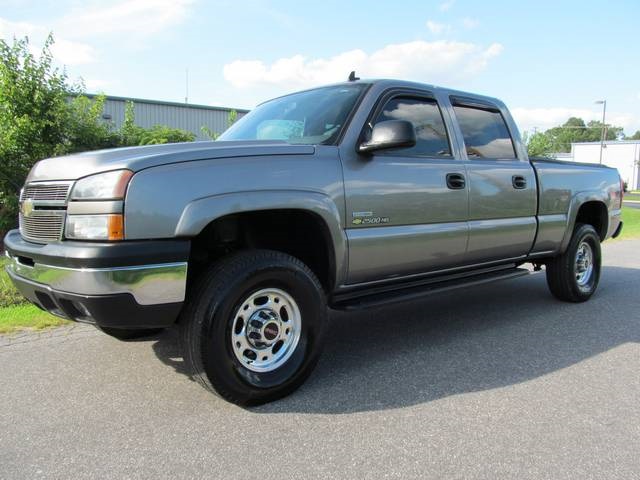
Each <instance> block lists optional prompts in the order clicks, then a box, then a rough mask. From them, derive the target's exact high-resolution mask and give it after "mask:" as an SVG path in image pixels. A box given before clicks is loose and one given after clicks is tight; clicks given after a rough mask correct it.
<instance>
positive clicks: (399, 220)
mask: <svg viewBox="0 0 640 480" xmlns="http://www.w3.org/2000/svg"><path fill="white" fill-rule="evenodd" d="M371 118H372V121H371V123H372V124H375V123H377V122H381V121H385V120H392V119H395V120H408V121H410V122H412V123H413V125H414V127H415V129H416V137H417V143H416V145H415V146H414V147H411V148H403V149H394V150H391V151H379V152H376V153H375V154H373V155H372V156H364V155H358V154H353V155H349V156H348V157H347V158H343V164H344V182H345V194H346V213H347V238H348V242H349V272H348V281H347V283H349V284H355V283H363V282H369V281H375V280H384V279H390V278H397V277H404V276H408V275H412V274H417V273H423V272H429V271H435V270H440V269H443V268H448V267H453V266H459V265H462V264H463V263H464V256H465V251H466V246H467V237H468V235H467V230H468V229H467V216H468V193H467V187H466V181H465V179H466V172H465V167H464V162H463V161H461V160H459V159H457V158H455V155H454V150H453V149H452V146H451V142H450V140H449V138H450V135H449V134H448V132H447V128H446V127H445V123H444V121H443V117H442V112H441V109H440V107H439V105H438V103H437V101H436V100H435V98H434V97H433V96H432V95H431V94H429V93H426V92H424V93H420V94H418V93H416V92H413V91H412V92H411V93H409V92H395V93H388V94H386V95H385V96H384V97H383V98H382V99H381V101H380V102H379V105H378V107H377V108H376V111H375V112H374V114H373V116H372V117H371Z"/></svg>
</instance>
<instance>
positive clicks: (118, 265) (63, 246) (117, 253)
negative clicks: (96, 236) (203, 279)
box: [5, 230, 190, 328]
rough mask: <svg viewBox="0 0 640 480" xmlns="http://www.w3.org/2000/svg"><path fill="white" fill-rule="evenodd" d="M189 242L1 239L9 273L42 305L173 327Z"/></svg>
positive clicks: (101, 321)
mask: <svg viewBox="0 0 640 480" xmlns="http://www.w3.org/2000/svg"><path fill="white" fill-rule="evenodd" d="M189 246H190V245H189V241H187V240H169V241H151V240H150V241H136V242H121V243H93V242H56V243H51V244H47V245H38V244H34V243H31V242H27V241H25V240H24V239H22V237H21V236H20V234H19V233H18V232H17V231H15V230H14V231H11V232H9V233H8V234H7V236H6V237H5V248H6V253H7V256H8V258H9V263H8V265H7V267H6V269H7V272H8V274H9V276H10V278H11V279H12V281H13V282H14V284H15V285H16V287H17V288H18V290H20V292H21V293H22V294H23V295H24V296H25V297H26V298H27V299H29V301H31V302H32V303H34V304H36V305H37V306H39V307H40V308H42V309H44V310H46V311H48V312H50V313H52V314H54V315H58V316H61V317H65V318H68V319H71V320H75V321H81V322H89V323H96V324H98V325H100V326H105V327H113V328H155V327H165V326H168V325H171V324H172V323H173V322H174V321H175V319H176V318H177V316H178V314H179V312H180V309H181V307H182V304H183V302H184V298H185V293H186V285H187V260H188V256H189Z"/></svg>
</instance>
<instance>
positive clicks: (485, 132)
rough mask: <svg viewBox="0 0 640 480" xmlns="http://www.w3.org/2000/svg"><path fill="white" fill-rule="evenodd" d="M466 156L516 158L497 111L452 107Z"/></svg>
mask: <svg viewBox="0 0 640 480" xmlns="http://www.w3.org/2000/svg"><path fill="white" fill-rule="evenodd" d="M453 110H454V111H455V114H456V118H457V120H458V124H459V125H460V130H461V131H462V136H463V138H464V144H465V148H466V150H467V156H468V157H469V158H470V159H473V158H491V159H513V158H516V152H515V148H514V147H513V140H512V139H511V135H509V130H508V128H507V124H506V123H505V121H504V118H502V114H501V113H500V112H499V111H498V110H494V109H490V108H486V109H485V108H479V107H476V106H473V107H471V106H465V105H454V106H453Z"/></svg>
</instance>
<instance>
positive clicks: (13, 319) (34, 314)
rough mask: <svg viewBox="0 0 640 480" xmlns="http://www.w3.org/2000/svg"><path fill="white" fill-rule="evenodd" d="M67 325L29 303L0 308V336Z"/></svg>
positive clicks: (65, 321)
mask: <svg viewBox="0 0 640 480" xmlns="http://www.w3.org/2000/svg"><path fill="white" fill-rule="evenodd" d="M67 323H69V322H68V321H67V320H64V319H63V318H58V317H54V316H53V315H50V314H48V313H46V312H43V311H42V310H40V309H39V308H38V307H36V306H35V305H31V304H30V303H25V304H23V305H12V306H11V307H0V334H6V333H14V332H16V331H20V330H42V329H43V328H49V327H57V326H59V325H65V324H67Z"/></svg>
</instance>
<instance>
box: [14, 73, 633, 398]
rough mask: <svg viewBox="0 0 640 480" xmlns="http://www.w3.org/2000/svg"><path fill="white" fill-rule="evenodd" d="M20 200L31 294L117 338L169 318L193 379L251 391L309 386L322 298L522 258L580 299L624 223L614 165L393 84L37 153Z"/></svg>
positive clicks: (227, 393) (371, 295) (385, 299)
mask: <svg viewBox="0 0 640 480" xmlns="http://www.w3.org/2000/svg"><path fill="white" fill-rule="evenodd" d="M20 201H21V214H20V230H19V231H18V230H15V231H11V232H9V233H8V234H7V236H6V238H5V246H6V250H7V254H8V256H9V259H10V262H9V264H8V267H7V269H8V272H9V275H10V276H11V278H12V279H13V281H14V282H15V284H16V286H17V287H18V288H19V289H20V291H21V292H22V293H23V294H24V296H25V297H27V298H28V299H29V300H30V301H31V302H33V303H35V304H36V305H38V306H40V307H41V308H43V309H44V310H47V311H49V312H51V313H53V314H55V315H59V316H63V317H65V318H69V319H71V320H76V321H79V322H88V323H93V324H95V325H96V326H97V327H98V328H100V329H101V330H103V331H104V332H106V333H108V334H110V335H112V336H114V337H117V338H120V339H126V338H131V337H134V336H138V335H144V334H148V333H149V330H150V329H158V328H164V327H168V326H170V325H172V324H173V323H175V322H176V321H177V322H178V323H179V327H180V329H181V331H182V336H183V340H184V349H185V351H184V358H185V362H186V364H187V366H188V367H189V368H190V369H191V371H192V372H193V374H194V376H195V378H197V379H198V381H199V382H200V383H201V384H202V385H203V386H205V387H206V388H208V389H210V390H212V391H214V392H216V393H218V394H219V395H221V396H222V397H224V398H225V399H227V400H229V401H231V402H235V403H238V404H243V405H253V404H260V403H264V402H268V401H271V400H274V399H277V398H280V397H282V396H284V395H287V394H288V393H290V392H292V391H293V390H295V389H296V388H297V387H298V386H299V385H300V384H302V382H303V381H304V380H305V379H306V378H307V376H308V375H309V374H310V373H311V370H312V369H313V367H314V365H315V364H316V362H317V360H318V357H319V354H320V351H321V349H322V345H323V343H324V339H325V333H326V330H327V328H328V323H327V310H328V309H327V307H329V308H333V309H354V308H364V307H372V306H376V305H381V304H385V303H389V302H398V301H404V300H407V299H413V298H417V297H420V296H422V295H424V294H427V293H434V292H438V291H441V290H444V289H451V288H454V287H460V286H466V285H471V284H477V283H481V282H487V281H490V280H499V279H505V278H511V277H516V276H519V275H523V274H526V273H528V272H529V270H527V269H521V268H518V267H520V266H521V265H522V264H524V263H533V264H534V265H535V266H536V267H538V268H539V267H541V266H542V265H545V266H546V273H547V280H548V284H549V287H550V289H551V292H552V293H553V294H554V295H555V296H556V297H557V298H559V299H561V300H565V301H571V302H581V301H585V300H587V299H589V297H591V295H592V294H593V293H594V292H595V290H596V287H597V286H598V280H599V278H600V264H601V254H600V242H601V241H603V240H605V239H607V238H609V237H611V236H614V237H615V236H616V235H618V234H619V232H620V229H621V227H622V222H621V221H620V209H621V202H622V184H621V181H620V177H619V175H618V173H617V171H616V170H614V169H610V168H606V167H602V166H594V165H581V164H574V163H563V162H558V161H551V160H544V159H533V160H530V159H529V158H528V157H527V153H526V150H525V147H524V145H523V144H522V142H521V140H520V136H519V134H518V130H517V128H516V126H515V124H514V122H513V120H512V118H511V115H510V114H509V111H508V110H507V108H506V107H505V106H504V105H503V103H502V102H500V101H499V100H496V99H494V98H488V97H484V96H479V95H473V94H470V93H464V92H459V91H454V90H448V89H444V88H438V87H433V86H429V85H422V84H418V83H409V82H402V81H395V80H377V81H365V80H362V81H357V80H354V81H350V82H347V83H342V84H337V85H332V86H328V87H322V88H316V89H312V90H307V91H303V92H299V93H294V94H291V95H287V96H284V97H280V98H277V99H275V100H271V101H268V102H266V103H264V104H262V105H260V106H258V107H257V108H256V109H255V110H253V111H252V112H250V113H249V114H248V115H246V116H245V117H244V118H242V119H241V120H240V121H239V122H237V123H236V124H235V125H234V126H233V127H232V128H231V129H229V130H228V131H227V132H226V133H225V134H224V135H222V137H221V138H220V140H219V141H217V142H202V143H188V144H172V145H159V146H148V147H136V148H121V149H114V150H103V151H97V152H88V153H83V154H78V155H71V156H66V157H58V158H51V159H47V160H43V161H41V162H39V163H38V164H37V165H36V166H35V167H34V168H33V170H32V171H31V173H30V175H29V177H28V179H27V183H26V185H25V187H24V189H23V191H22V194H21V198H20ZM388 322H389V326H390V328H393V318H389V319H388ZM333 328H340V324H339V323H338V324H334V325H333ZM353 341H354V342H357V341H359V339H358V338H354V339H353ZM132 368H135V366H132Z"/></svg>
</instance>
